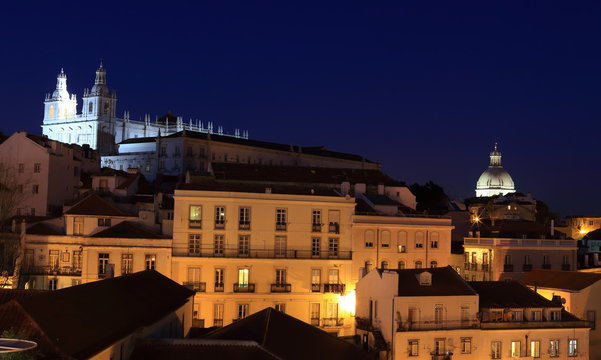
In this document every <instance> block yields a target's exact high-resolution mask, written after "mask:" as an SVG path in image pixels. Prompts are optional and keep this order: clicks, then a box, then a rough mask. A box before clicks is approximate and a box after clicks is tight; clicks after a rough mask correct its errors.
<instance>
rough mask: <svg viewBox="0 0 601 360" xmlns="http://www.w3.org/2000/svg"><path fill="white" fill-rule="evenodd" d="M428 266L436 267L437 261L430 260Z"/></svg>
mask: <svg viewBox="0 0 601 360" xmlns="http://www.w3.org/2000/svg"><path fill="white" fill-rule="evenodd" d="M430 267H431V268H435V267H438V262H436V261H434V260H432V261H430Z"/></svg>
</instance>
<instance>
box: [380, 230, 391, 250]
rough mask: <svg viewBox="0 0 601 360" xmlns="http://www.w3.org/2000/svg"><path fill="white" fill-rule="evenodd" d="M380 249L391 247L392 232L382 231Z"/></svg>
mask: <svg viewBox="0 0 601 360" xmlns="http://www.w3.org/2000/svg"><path fill="white" fill-rule="evenodd" d="M380 247H383V248H389V247H390V231H382V235H381V236H380Z"/></svg>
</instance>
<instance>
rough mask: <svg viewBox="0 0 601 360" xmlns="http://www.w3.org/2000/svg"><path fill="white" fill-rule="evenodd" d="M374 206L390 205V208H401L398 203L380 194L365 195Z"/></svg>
mask: <svg viewBox="0 0 601 360" xmlns="http://www.w3.org/2000/svg"><path fill="white" fill-rule="evenodd" d="M363 196H365V197H366V198H367V200H369V201H370V202H371V203H372V204H374V205H390V206H399V205H401V204H399V202H398V201H394V200H392V199H391V198H389V197H388V196H386V195H380V194H367V193H365V194H363Z"/></svg>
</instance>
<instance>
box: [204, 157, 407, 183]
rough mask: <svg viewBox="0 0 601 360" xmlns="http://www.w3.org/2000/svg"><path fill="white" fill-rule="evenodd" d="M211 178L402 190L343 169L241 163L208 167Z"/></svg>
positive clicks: (374, 175)
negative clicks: (211, 174)
mask: <svg viewBox="0 0 601 360" xmlns="http://www.w3.org/2000/svg"><path fill="white" fill-rule="evenodd" d="M211 167H212V169H213V173H214V174H215V178H216V179H219V180H230V181H235V180H240V181H271V182H287V183H299V182H300V183H312V184H336V185H338V186H339V185H340V184H341V183H342V182H345V181H348V182H350V183H351V184H357V183H363V184H368V185H378V184H384V185H387V186H404V183H402V182H399V181H397V180H394V179H392V178H391V177H389V176H388V175H386V174H384V173H383V172H382V171H380V170H375V169H347V168H332V167H306V166H278V165H258V164H241V163H219V162H213V163H211Z"/></svg>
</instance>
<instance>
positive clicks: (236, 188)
mask: <svg viewBox="0 0 601 360" xmlns="http://www.w3.org/2000/svg"><path fill="white" fill-rule="evenodd" d="M177 189H178V190H204V191H231V192H247V193H259V194H260V193H263V194H264V193H267V191H271V193H272V194H288V195H316V196H317V195H318V196H336V197H340V195H339V194H337V193H336V192H335V191H334V190H333V189H331V188H321V187H316V186H285V185H276V186H265V185H260V184H235V183H223V182H206V183H202V184H184V183H180V184H178V186H177ZM266 189H269V190H267V191H266Z"/></svg>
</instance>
